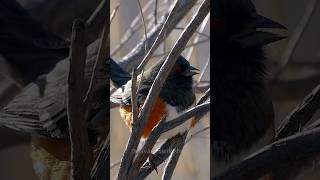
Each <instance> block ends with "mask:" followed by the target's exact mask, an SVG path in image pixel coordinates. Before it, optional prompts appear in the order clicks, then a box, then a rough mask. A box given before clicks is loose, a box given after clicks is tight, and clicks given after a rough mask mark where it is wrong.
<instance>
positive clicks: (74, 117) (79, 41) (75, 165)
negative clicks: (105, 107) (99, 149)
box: [67, 20, 91, 180]
mask: <svg viewBox="0 0 320 180" xmlns="http://www.w3.org/2000/svg"><path fill="white" fill-rule="evenodd" d="M84 32H85V31H84V23H83V22H81V21H79V20H75V22H74V23H73V27H72V39H71V48H70V70H69V77H68V92H67V110H68V123H69V136H70V142H71V174H70V178H71V179H76V180H88V179H89V170H90V155H91V153H90V152H89V145H88V132H87V124H86V122H85V118H84V110H85V107H84V104H83V101H82V100H83V92H84V70H85V61H86V56H87V48H86V43H85V38H84Z"/></svg>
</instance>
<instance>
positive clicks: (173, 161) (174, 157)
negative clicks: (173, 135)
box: [162, 131, 188, 180]
mask: <svg viewBox="0 0 320 180" xmlns="http://www.w3.org/2000/svg"><path fill="white" fill-rule="evenodd" d="M187 135H188V132H187V131H186V132H185V133H183V134H182V135H181V139H180V141H178V142H177V144H176V146H175V148H174V150H173V151H172V153H171V156H170V157H169V162H168V164H167V165H166V166H165V168H164V172H163V176H162V180H170V179H171V178H172V175H173V171H174V170H175V168H176V166H177V163H178V160H179V157H180V155H181V152H182V149H183V146H184V145H185V140H186V138H187Z"/></svg>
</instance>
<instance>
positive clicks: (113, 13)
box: [110, 3, 120, 24]
mask: <svg viewBox="0 0 320 180" xmlns="http://www.w3.org/2000/svg"><path fill="white" fill-rule="evenodd" d="M119 7H120V3H118V4H117V5H116V7H115V8H114V10H113V11H112V13H111V16H110V24H111V23H112V21H113V19H114V17H116V13H117V12H118V9H119Z"/></svg>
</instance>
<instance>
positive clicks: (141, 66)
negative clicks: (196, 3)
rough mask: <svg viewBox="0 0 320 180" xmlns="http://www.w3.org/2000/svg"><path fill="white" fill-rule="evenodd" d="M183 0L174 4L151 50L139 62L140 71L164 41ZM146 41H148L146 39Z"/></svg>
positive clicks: (138, 68)
mask: <svg viewBox="0 0 320 180" xmlns="http://www.w3.org/2000/svg"><path fill="white" fill-rule="evenodd" d="M180 2H181V1H179V0H177V1H176V3H175V4H174V6H173V9H172V10H171V12H170V14H169V16H168V18H167V19H166V21H165V23H164V24H163V26H162V28H161V31H160V32H159V34H158V36H157V38H156V39H155V41H154V42H153V44H152V46H151V48H150V50H149V51H148V53H147V54H146V55H145V56H144V58H143V60H142V62H141V63H140V64H139V66H138V67H137V70H138V73H140V72H142V70H143V69H144V67H145V66H146V65H147V63H148V62H149V60H150V59H151V57H152V55H153V53H154V52H155V51H156V50H157V47H158V46H159V45H160V44H161V42H162V41H163V39H165V35H166V31H167V28H168V26H169V25H170V21H171V20H172V18H173V17H174V14H176V13H177V12H178V9H179V6H181V3H180ZM145 42H146V41H145Z"/></svg>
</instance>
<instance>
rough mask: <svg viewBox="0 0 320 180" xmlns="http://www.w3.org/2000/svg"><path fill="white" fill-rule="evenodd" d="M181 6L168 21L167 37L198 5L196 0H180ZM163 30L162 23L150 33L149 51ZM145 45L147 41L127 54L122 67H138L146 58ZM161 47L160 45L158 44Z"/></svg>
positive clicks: (121, 62)
mask: <svg viewBox="0 0 320 180" xmlns="http://www.w3.org/2000/svg"><path fill="white" fill-rule="evenodd" d="M178 1H179V6H178V7H177V11H176V13H174V14H173V16H172V18H170V20H168V27H167V28H165V29H166V31H165V37H166V36H168V34H170V32H171V31H172V30H173V29H174V27H175V26H176V24H178V23H179V22H180V20H181V19H183V17H184V16H185V15H186V14H187V13H188V12H189V10H190V9H191V8H192V7H193V6H194V5H195V4H196V2H197V1H196V0H178ZM161 29H162V25H161V23H160V24H158V25H157V26H155V27H154V28H153V29H152V30H151V31H150V32H149V33H148V41H147V44H148V46H149V47H148V49H149V48H150V47H151V45H152V44H154V43H153V42H155V40H156V38H157V37H158V34H159V32H160V30H161ZM160 40H161V41H163V40H164V38H160ZM144 43H145V41H142V42H140V43H139V44H138V45H137V46H136V47H135V48H134V49H132V51H131V52H130V53H129V54H127V55H126V56H125V57H124V58H123V60H122V61H120V62H119V64H120V65H121V67H123V68H124V69H126V70H130V69H132V68H133V67H135V66H136V65H138V64H139V63H140V62H141V60H142V59H143V57H144V56H145V54H146V53H145V51H144ZM157 45H160V44H157Z"/></svg>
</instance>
